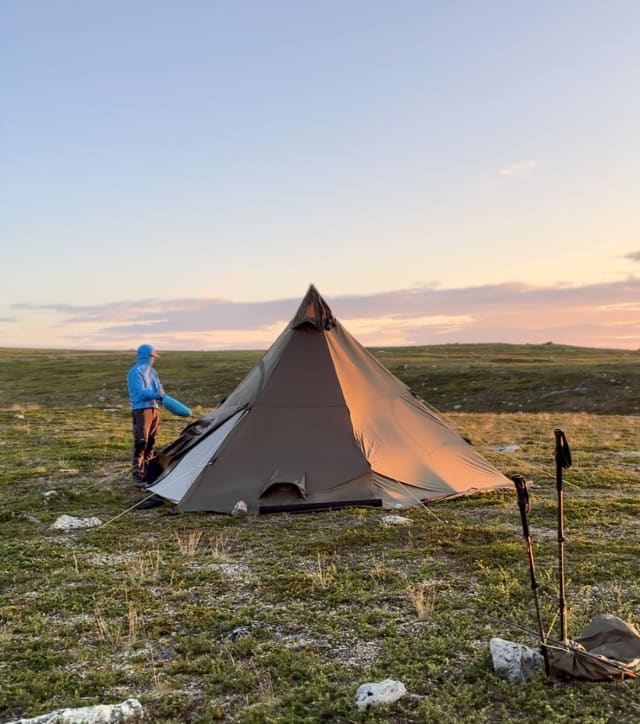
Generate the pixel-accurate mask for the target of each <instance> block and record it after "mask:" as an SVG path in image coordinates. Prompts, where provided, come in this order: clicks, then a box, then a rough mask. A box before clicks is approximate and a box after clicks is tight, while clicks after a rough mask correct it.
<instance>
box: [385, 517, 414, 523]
mask: <svg viewBox="0 0 640 724" xmlns="http://www.w3.org/2000/svg"><path fill="white" fill-rule="evenodd" d="M382 522H383V524H384V525H413V521H412V520H411V518H405V517H404V516H403V515H385V516H383V517H382Z"/></svg>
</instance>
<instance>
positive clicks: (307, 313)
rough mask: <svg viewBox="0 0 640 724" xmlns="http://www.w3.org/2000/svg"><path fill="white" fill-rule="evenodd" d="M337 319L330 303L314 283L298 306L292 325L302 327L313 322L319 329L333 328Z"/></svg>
mask: <svg viewBox="0 0 640 724" xmlns="http://www.w3.org/2000/svg"><path fill="white" fill-rule="evenodd" d="M335 323H336V320H335V318H334V316H333V314H332V313H331V309H330V308H329V305H328V304H327V303H326V302H325V301H324V299H323V298H322V297H321V296H320V293H319V292H318V290H317V289H316V288H315V286H314V285H313V284H310V285H309V289H308V290H307V293H306V294H305V296H304V299H303V300H302V302H301V303H300V306H299V307H298V311H297V312H296V314H295V316H294V318H293V319H292V320H291V327H292V328H296V327H300V326H302V325H303V324H312V325H313V326H314V327H317V328H318V329H331V328H332V327H334V326H335Z"/></svg>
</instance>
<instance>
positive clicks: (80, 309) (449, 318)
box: [0, 279, 640, 349]
mask: <svg viewBox="0 0 640 724" xmlns="http://www.w3.org/2000/svg"><path fill="white" fill-rule="evenodd" d="M320 292H321V293H322V290H320ZM303 293H304V289H303V290H301V297H300V298H299V299H276V300H268V301H264V302H234V301H231V300H227V299H219V298H213V299H212V298H190V299H143V300H139V301H131V300H130V301H126V302H118V303H112V304H104V305H93V306H74V305H56V304H51V305H28V304H20V305H14V306H13V307H12V308H11V309H10V311H11V313H12V314H13V315H14V316H15V320H12V319H9V320H7V319H6V318H5V319H4V320H0V338H2V339H3V346H39V347H47V346H50V347H63V348H65V347H70V348H85V349H130V348H133V347H135V346H137V345H138V344H139V343H140V342H141V341H151V342H153V343H154V344H156V345H157V346H158V347H161V348H164V349H265V348H267V347H268V346H269V345H270V344H271V343H272V342H273V341H274V340H275V338H276V337H277V335H278V334H279V333H280V331H281V330H282V329H283V328H284V326H285V325H286V324H287V323H288V321H289V320H290V319H291V318H292V317H293V315H294V314H295V312H296V310H297V307H298V305H299V303H300V301H301V298H302V294H303ZM639 298H640V280H636V279H628V280H625V281H618V282H612V283H606V284H592V285H585V286H571V285H560V284H559V285H555V286H545V287H534V286H528V285H526V284H522V283H510V284H495V285H485V286H477V287H466V288H460V289H437V288H433V287H431V286H424V287H416V288H413V289H399V290H394V291H388V292H384V293H378V294H370V295H366V296H336V297H329V296H327V297H326V301H327V302H328V304H329V305H330V306H331V308H332V310H333V313H334V314H335V316H336V317H337V318H338V319H339V320H340V321H341V322H342V324H343V325H344V326H345V327H346V328H347V329H348V330H349V331H351V332H352V334H354V335H355V336H356V337H357V338H358V339H359V340H360V342H362V344H365V345H370V346H374V345H375V346H382V345H422V344H444V343H454V342H510V343H544V342H549V341H551V342H557V343H565V344H573V345H580V346H587V347H611V348H614V347H619V348H640V321H639V319H638V301H637V300H638V299H639Z"/></svg>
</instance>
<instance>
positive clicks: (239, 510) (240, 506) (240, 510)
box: [231, 500, 249, 515]
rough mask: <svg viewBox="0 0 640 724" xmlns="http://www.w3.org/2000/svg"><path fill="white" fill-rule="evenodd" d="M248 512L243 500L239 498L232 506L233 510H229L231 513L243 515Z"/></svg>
mask: <svg viewBox="0 0 640 724" xmlns="http://www.w3.org/2000/svg"><path fill="white" fill-rule="evenodd" d="M248 512H249V509H248V508H247V504H246V503H245V502H244V500H239V501H238V502H237V503H236V504H235V505H234V506H233V510H232V511H231V515H245V514H246V513H248Z"/></svg>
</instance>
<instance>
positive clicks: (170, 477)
mask: <svg viewBox="0 0 640 724" xmlns="http://www.w3.org/2000/svg"><path fill="white" fill-rule="evenodd" d="M244 414H245V413H244V411H243V410H240V411H239V412H237V413H236V414H235V415H233V416H232V417H230V418H229V419H228V420H226V421H225V422H224V423H223V424H222V425H220V427H218V428H217V429H216V430H215V431H214V432H213V433H211V435H209V436H208V437H207V438H205V439H203V440H201V441H200V444H199V445H195V446H194V447H192V448H191V449H190V450H188V451H187V452H186V453H185V454H184V455H183V457H182V458H180V460H178V461H177V463H176V464H175V465H174V466H173V467H172V468H171V469H170V470H168V471H167V472H165V473H164V474H163V475H162V476H161V477H160V478H158V480H157V481H156V482H155V483H154V485H152V486H151V487H150V488H149V491H150V492H152V493H156V494H157V495H160V496H162V497H163V498H166V499H167V500H170V501H171V502H173V503H177V502H178V501H180V500H182V498H183V497H184V496H185V495H186V494H187V491H188V490H189V488H190V487H191V486H192V485H193V484H194V482H195V481H196V480H197V479H198V476H199V475H200V473H201V472H202V471H203V470H204V468H205V467H206V466H207V465H208V464H209V463H210V462H211V461H212V460H213V459H214V457H215V455H216V453H217V452H218V450H219V448H220V445H222V443H223V442H224V440H225V438H226V437H227V435H228V434H229V433H230V432H231V431H232V430H233V428H234V427H235V426H236V425H237V424H238V422H239V421H240V420H241V419H242V417H243V415H244Z"/></svg>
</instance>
